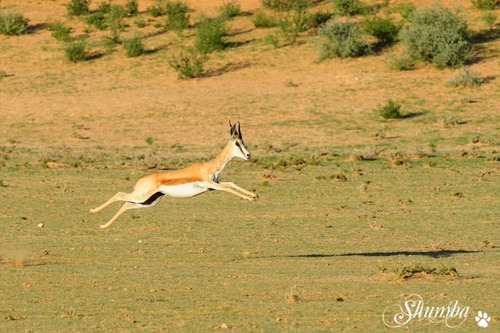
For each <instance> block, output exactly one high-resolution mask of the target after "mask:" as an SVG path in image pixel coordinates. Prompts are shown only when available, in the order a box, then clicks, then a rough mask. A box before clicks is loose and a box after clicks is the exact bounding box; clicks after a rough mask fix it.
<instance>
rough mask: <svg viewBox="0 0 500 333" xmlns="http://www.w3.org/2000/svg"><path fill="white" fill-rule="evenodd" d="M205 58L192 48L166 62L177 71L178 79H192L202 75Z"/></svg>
mask: <svg viewBox="0 0 500 333" xmlns="http://www.w3.org/2000/svg"><path fill="white" fill-rule="evenodd" d="M205 60H206V56H205V55H204V54H202V53H200V52H198V50H196V49H194V48H190V49H188V51H187V52H184V51H183V52H181V53H180V54H179V55H178V56H176V57H174V58H172V60H170V61H169V62H168V64H169V65H170V67H172V68H173V69H175V70H176V71H177V75H178V77H179V79H193V78H197V77H200V76H202V75H203V73H204V70H203V65H204V63H205Z"/></svg>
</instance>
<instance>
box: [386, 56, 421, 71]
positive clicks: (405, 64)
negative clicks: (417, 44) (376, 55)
mask: <svg viewBox="0 0 500 333" xmlns="http://www.w3.org/2000/svg"><path fill="white" fill-rule="evenodd" d="M386 62H387V65H388V66H389V68H390V69H393V70H398V71H409V70H412V69H414V68H415V59H413V57H411V56H409V55H408V54H406V53H402V54H400V55H396V54H394V53H392V52H389V53H387V55H386Z"/></svg>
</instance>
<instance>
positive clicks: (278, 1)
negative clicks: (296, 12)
mask: <svg viewBox="0 0 500 333" xmlns="http://www.w3.org/2000/svg"><path fill="white" fill-rule="evenodd" d="M300 1H302V0H261V3H262V6H263V7H265V8H269V9H272V10H275V11H278V12H283V11H289V10H291V9H292V8H293V6H295V5H296V3H298V2H300Z"/></svg>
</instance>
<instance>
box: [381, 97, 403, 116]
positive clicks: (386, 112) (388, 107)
mask: <svg viewBox="0 0 500 333" xmlns="http://www.w3.org/2000/svg"><path fill="white" fill-rule="evenodd" d="M375 110H376V112H377V113H378V114H380V115H381V116H382V117H383V118H384V119H399V118H402V117H403V116H402V115H401V111H400V110H401V104H399V103H397V102H394V101H393V100H392V99H390V100H388V101H387V104H385V105H379V106H378V107H377V108H376V109H375Z"/></svg>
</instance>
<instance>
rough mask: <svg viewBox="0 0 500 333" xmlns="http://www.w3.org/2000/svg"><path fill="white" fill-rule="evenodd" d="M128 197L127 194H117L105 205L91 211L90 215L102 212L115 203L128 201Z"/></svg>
mask: <svg viewBox="0 0 500 333" xmlns="http://www.w3.org/2000/svg"><path fill="white" fill-rule="evenodd" d="M129 197H130V194H128V193H123V192H118V193H116V194H115V195H114V196H113V197H112V198H111V199H109V200H108V201H106V202H105V203H103V204H102V205H100V206H99V207H97V208H94V209H91V210H90V212H91V213H92V214H95V213H98V212H100V211H101V210H103V209H104V208H106V207H108V206H109V205H111V204H112V203H113V202H115V201H128V199H129Z"/></svg>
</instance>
